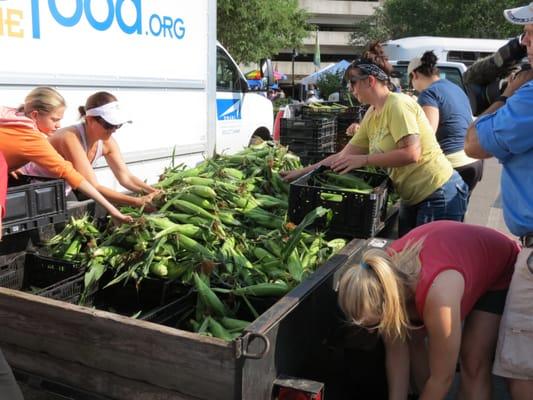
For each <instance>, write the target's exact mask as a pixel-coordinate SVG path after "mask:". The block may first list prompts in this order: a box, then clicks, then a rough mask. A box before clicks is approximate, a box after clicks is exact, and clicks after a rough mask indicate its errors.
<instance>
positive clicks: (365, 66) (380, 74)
mask: <svg viewBox="0 0 533 400" xmlns="http://www.w3.org/2000/svg"><path fill="white" fill-rule="evenodd" d="M351 68H359V69H360V70H361V71H363V72H364V73H365V74H366V75H372V76H375V77H376V78H377V79H379V80H380V81H388V80H389V79H390V77H389V75H387V73H386V72H385V71H383V70H382V69H381V68H380V67H378V66H377V65H376V64H374V63H372V61H370V60H367V59H364V58H361V59H359V60H355V61H354V62H352V63H351V64H350V67H348V69H347V70H346V71H348V70H350V69H351Z"/></svg>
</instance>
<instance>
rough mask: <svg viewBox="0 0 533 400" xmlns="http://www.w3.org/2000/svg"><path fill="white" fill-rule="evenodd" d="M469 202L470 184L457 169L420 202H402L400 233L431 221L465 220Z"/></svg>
mask: <svg viewBox="0 0 533 400" xmlns="http://www.w3.org/2000/svg"><path fill="white" fill-rule="evenodd" d="M467 203H468V186H467V185H466V183H465V182H464V181H463V179H462V178H461V176H460V175H459V174H458V173H457V171H453V174H452V176H451V177H450V179H448V181H447V182H446V183H445V184H444V185H442V186H441V187H440V188H438V189H437V190H435V191H434V192H433V193H432V194H430V195H429V196H428V197H426V198H425V199H424V200H423V201H421V202H420V203H418V204H415V205H412V206H408V205H406V204H403V203H402V204H401V206H400V218H399V227H398V233H399V235H400V237H401V236H403V235H405V234H406V233H407V232H409V231H410V230H411V229H413V228H415V227H417V226H420V225H424V224H427V223H428V222H431V221H438V220H443V219H446V220H451V221H463V220H464V216H465V213H466V206H467Z"/></svg>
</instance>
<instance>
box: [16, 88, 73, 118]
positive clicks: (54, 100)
mask: <svg viewBox="0 0 533 400" xmlns="http://www.w3.org/2000/svg"><path fill="white" fill-rule="evenodd" d="M66 104H67V103H66V102H65V99H64V98H63V96H61V95H60V94H59V92H58V91H57V90H55V89H53V88H51V87H47V86H39V87H36V88H35V89H33V90H32V91H31V92H30V93H29V94H28V95H27V96H26V98H25V99H24V105H22V106H20V108H19V110H20V111H24V114H26V115H29V114H30V113H31V112H32V111H39V112H42V113H46V114H49V113H51V112H53V111H55V110H56V109H57V108H59V107H66Z"/></svg>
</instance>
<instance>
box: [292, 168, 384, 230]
mask: <svg viewBox="0 0 533 400" xmlns="http://www.w3.org/2000/svg"><path fill="white" fill-rule="evenodd" d="M324 170H325V168H324V167H320V168H318V169H316V170H314V171H311V172H310V173H308V174H306V175H304V176H302V177H301V178H300V179H298V180H296V181H294V182H293V183H291V185H290V191H289V219H290V220H291V221H292V222H294V223H299V222H301V221H302V219H303V218H304V217H305V216H306V215H307V214H308V213H309V212H311V211H312V210H314V209H315V208H316V207H318V206H323V207H325V208H329V209H331V210H332V212H333V217H332V219H331V221H330V223H329V225H327V226H326V224H327V222H326V220H325V218H322V219H319V220H318V221H317V222H316V223H315V224H314V227H318V228H324V227H326V228H327V230H328V232H329V234H332V235H341V236H347V237H356V238H368V237H372V236H374V235H375V234H376V233H378V232H379V231H380V230H381V229H383V227H384V226H385V220H386V217H387V198H388V194H389V179H388V177H387V175H385V174H380V173H373V172H366V171H358V170H356V171H352V172H350V173H351V174H353V175H355V176H357V177H359V178H362V179H364V180H365V181H367V182H368V183H370V185H372V186H373V187H374V190H373V191H372V193H370V194H366V193H355V192H349V191H345V190H340V189H339V190H337V189H329V188H324V187H321V186H318V185H315V184H314V182H313V178H314V176H315V175H316V174H317V173H320V172H322V171H324ZM330 194H334V195H340V197H341V199H340V201H333V200H328V199H326V196H325V195H330ZM329 197H330V198H331V196H329Z"/></svg>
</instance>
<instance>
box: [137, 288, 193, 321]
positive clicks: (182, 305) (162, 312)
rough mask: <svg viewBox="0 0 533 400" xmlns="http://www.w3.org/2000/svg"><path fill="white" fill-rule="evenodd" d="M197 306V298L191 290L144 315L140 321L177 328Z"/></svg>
mask: <svg viewBox="0 0 533 400" xmlns="http://www.w3.org/2000/svg"><path fill="white" fill-rule="evenodd" d="M195 306H196V296H195V295H194V291H193V290H189V291H188V292H186V293H185V294H184V295H183V296H181V297H179V298H177V299H176V300H173V301H171V302H170V303H168V304H164V305H162V306H160V307H156V308H154V309H153V310H150V311H148V312H146V313H144V314H142V315H141V316H140V317H139V319H141V320H143V321H150V322H153V323H155V324H159V325H165V326H172V327H177V326H178V324H179V323H180V322H182V321H181V320H182V319H183V317H184V316H186V314H187V313H188V312H190V311H191V310H193V309H194V307H195Z"/></svg>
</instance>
